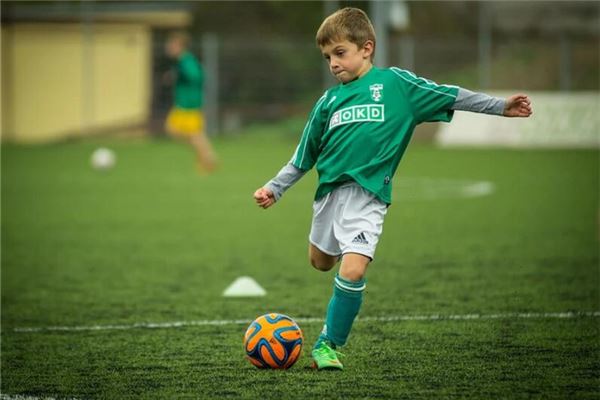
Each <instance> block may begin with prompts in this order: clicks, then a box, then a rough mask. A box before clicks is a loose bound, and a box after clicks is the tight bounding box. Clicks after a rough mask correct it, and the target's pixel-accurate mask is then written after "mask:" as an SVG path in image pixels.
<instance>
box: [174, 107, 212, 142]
mask: <svg viewBox="0 0 600 400" xmlns="http://www.w3.org/2000/svg"><path fill="white" fill-rule="evenodd" d="M165 127H166V128H167V132H169V133H171V134H174V135H184V136H191V135H196V134H200V133H202V132H203V131H204V115H203V114H202V111H200V110H187V109H185V108H177V107H173V108H172V109H171V111H169V115H168V116H167V122H166V123H165Z"/></svg>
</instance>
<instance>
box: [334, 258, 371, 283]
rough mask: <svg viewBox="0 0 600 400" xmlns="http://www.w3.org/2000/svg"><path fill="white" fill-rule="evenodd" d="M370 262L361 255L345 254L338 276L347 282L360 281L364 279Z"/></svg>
mask: <svg viewBox="0 0 600 400" xmlns="http://www.w3.org/2000/svg"><path fill="white" fill-rule="evenodd" d="M370 261H371V259H370V257H367V256H364V255H361V254H354V253H349V254H345V255H344V259H343V260H342V266H341V267H340V276H341V277H342V278H344V279H347V280H349V281H354V282H356V281H360V280H361V279H363V278H364V277H365V274H366V273H367V267H368V265H369V263H370Z"/></svg>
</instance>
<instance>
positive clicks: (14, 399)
mask: <svg viewBox="0 0 600 400" xmlns="http://www.w3.org/2000/svg"><path fill="white" fill-rule="evenodd" d="M0 400H57V399H55V398H54V397H35V396H27V395H23V394H13V395H11V394H1V393H0ZM65 400H77V399H75V398H74V397H69V398H68V399H65Z"/></svg>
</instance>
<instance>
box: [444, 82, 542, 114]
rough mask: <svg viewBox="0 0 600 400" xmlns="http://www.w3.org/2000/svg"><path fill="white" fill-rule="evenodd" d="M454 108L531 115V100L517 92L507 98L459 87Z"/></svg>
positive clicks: (488, 112)
mask: <svg viewBox="0 0 600 400" xmlns="http://www.w3.org/2000/svg"><path fill="white" fill-rule="evenodd" d="M451 109H452V110H460V111H471V112H477V113H483V114H491V115H502V116H505V117H529V116H530V115H531V114H532V111H531V100H530V99H529V97H528V96H527V95H525V94H515V95H513V96H510V97H508V98H506V99H502V98H499V97H493V96H489V95H487V94H485V93H476V92H472V91H470V90H467V89H463V88H459V89H458V95H457V96H456V100H455V102H454V105H453V106H452V107H451Z"/></svg>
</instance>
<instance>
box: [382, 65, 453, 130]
mask: <svg viewBox="0 0 600 400" xmlns="http://www.w3.org/2000/svg"><path fill="white" fill-rule="evenodd" d="M391 70H392V71H393V72H394V73H395V74H396V75H397V76H398V79H399V80H400V84H401V85H402V87H403V88H404V90H405V93H406V95H407V97H408V102H409V103H410V105H411V107H412V110H413V114H414V116H415V119H416V121H417V123H420V122H435V121H443V122H450V121H451V120H452V117H453V115H454V110H452V106H453V105H454V102H455V100H456V96H457V94H458V87H457V86H452V85H438V84H437V83H435V82H433V81H430V80H428V79H425V78H421V77H418V76H416V75H415V74H414V73H412V72H410V71H406V70H403V69H400V68H395V67H393V68H391Z"/></svg>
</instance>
